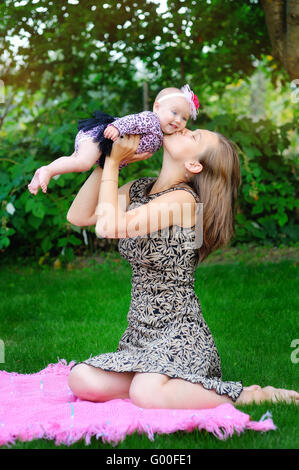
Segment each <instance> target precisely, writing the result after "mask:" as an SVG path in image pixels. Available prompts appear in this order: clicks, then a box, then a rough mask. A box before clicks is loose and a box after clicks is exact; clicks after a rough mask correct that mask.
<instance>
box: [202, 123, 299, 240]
mask: <svg viewBox="0 0 299 470" xmlns="http://www.w3.org/2000/svg"><path fill="white" fill-rule="evenodd" d="M206 127H207V128H208V129H210V130H214V131H217V132H220V133H222V134H224V135H226V136H227V135H229V136H230V139H231V140H232V141H233V142H235V144H236V145H237V147H238V150H239V155H240V161H241V174H242V185H241V189H240V196H239V209H238V213H237V216H236V237H235V241H240V242H248V241H256V242H262V243H290V242H295V241H298V225H297V224H296V208H298V207H299V203H298V199H297V197H296V182H297V181H296V168H295V163H294V162H293V160H292V159H290V158H285V157H284V156H283V151H284V150H285V149H286V148H288V146H289V145H290V138H289V132H290V131H291V130H295V129H296V123H295V122H291V123H288V124H285V125H283V126H281V127H280V128H277V127H276V126H275V125H274V124H273V122H271V121H269V120H260V121H258V122H253V121H252V120H251V119H249V118H242V119H240V118H239V116H238V115H233V114H229V115H224V114H222V115H219V116H216V117H214V118H213V119H212V120H211V122H210V123H209V124H208V125H207V126H206Z"/></svg>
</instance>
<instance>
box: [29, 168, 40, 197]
mask: <svg viewBox="0 0 299 470" xmlns="http://www.w3.org/2000/svg"><path fill="white" fill-rule="evenodd" d="M39 187H40V181H39V170H36V172H35V173H34V176H33V178H32V180H31V181H30V183H29V184H28V189H29V191H30V192H31V194H35V195H36V194H37V193H38V189H39Z"/></svg>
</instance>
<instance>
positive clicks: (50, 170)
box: [28, 139, 101, 194]
mask: <svg viewBox="0 0 299 470" xmlns="http://www.w3.org/2000/svg"><path fill="white" fill-rule="evenodd" d="M100 156H101V152H100V150H99V147H98V144H97V143H95V142H93V141H92V140H91V139H88V140H84V141H83V142H81V143H80V144H79V147H78V151H77V152H74V153H73V154H72V155H70V156H63V157H60V158H57V159H56V160H54V161H53V162H52V163H50V164H49V165H45V166H42V167H41V168H39V169H38V170H37V171H36V172H35V174H34V177H33V179H32V180H31V182H30V183H29V185H28V189H29V191H30V192H31V193H32V194H37V193H38V190H39V188H42V191H43V192H44V193H46V192H47V186H48V184H49V182H50V179H51V178H53V176H56V175H62V174H64V173H73V172H75V173H81V172H83V171H88V170H90V168H91V167H92V166H93V165H94V164H95V163H96V161H97V160H98V159H99V158H100Z"/></svg>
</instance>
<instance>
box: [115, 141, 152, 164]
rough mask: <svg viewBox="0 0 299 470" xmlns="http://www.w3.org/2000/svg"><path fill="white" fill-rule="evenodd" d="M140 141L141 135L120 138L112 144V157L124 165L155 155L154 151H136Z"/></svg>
mask: <svg viewBox="0 0 299 470" xmlns="http://www.w3.org/2000/svg"><path fill="white" fill-rule="evenodd" d="M139 141H140V136H139V135H126V136H124V137H121V138H118V139H117V140H116V142H115V143H114V144H113V146H112V151H111V155H110V158H111V159H112V160H114V161H115V162H116V163H118V164H120V163H121V164H122V165H124V164H128V163H134V162H138V161H140V160H146V159H147V158H150V157H151V156H152V155H153V154H152V153H149V152H145V153H138V154H136V153H135V152H136V150H137V148H138V145H139Z"/></svg>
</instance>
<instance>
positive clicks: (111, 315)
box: [0, 255, 299, 449]
mask: <svg viewBox="0 0 299 470" xmlns="http://www.w3.org/2000/svg"><path fill="white" fill-rule="evenodd" d="M0 272H1V276H0V291H1V303H0V339H2V340H3V341H4V344H5V363H4V364H0V368H1V369H3V370H7V371H9V372H11V371H14V372H18V373H33V372H37V371H39V370H41V369H43V368H45V367H46V366H47V364H49V363H56V362H57V358H60V359H66V360H67V362H70V361H71V360H76V361H81V360H84V359H86V358H88V357H89V356H90V355H91V354H92V355H96V354H99V353H102V352H108V351H113V350H115V348H116V347H117V344H118V339H119V337H120V336H121V334H122V332H123V330H124V329H125V328H126V316H127V312H128V309H129V304H130V289H131V285H130V278H131V268H130V266H129V265H128V263H127V262H126V261H125V260H123V259H121V258H120V257H119V255H116V256H115V260H114V261H113V259H110V260H106V261H104V262H103V263H101V264H96V263H94V264H92V265H90V266H86V267H82V268H80V269H74V270H71V271H67V270H56V271H55V270H53V269H43V270H41V269H40V270H37V269H33V268H30V267H20V266H18V267H12V266H10V267H3V266H2V267H1V269H0ZM296 274H297V267H296V262H294V260H291V259H287V260H283V261H280V262H276V263H271V262H266V263H261V262H256V263H246V262H243V261H240V262H234V263H226V264H224V263H217V264H206V265H205V264H203V265H202V266H201V267H199V268H198V269H197V271H196V283H195V290H196V294H197V295H198V297H199V299H200V302H201V305H202V310H203V315H204V317H205V319H206V321H207V323H208V325H209V327H210V329H211V331H212V333H213V335H214V338H215V341H216V344H217V347H218V350H219V353H220V356H221V358H222V369H223V379H224V380H242V381H243V384H244V385H245V386H246V385H250V384H253V383H257V384H260V385H261V386H265V385H273V386H275V387H279V388H290V389H297V390H298V388H299V387H298V383H299V381H298V378H299V377H298V375H299V374H298V372H299V364H298V363H297V364H295V363H293V362H292V361H291V353H292V351H293V350H292V348H291V346H290V345H291V342H292V340H293V339H296V338H298V337H299V333H298V294H297V292H298V288H297V279H296ZM297 356H298V355H297ZM238 408H239V409H240V410H241V411H244V412H246V413H248V414H250V415H251V417H252V419H254V420H259V419H260V418H261V416H262V414H264V413H265V412H266V411H267V410H270V411H271V412H272V416H273V421H274V423H275V425H276V426H277V430H276V431H269V432H266V433H264V434H263V433H259V432H254V431H245V432H244V433H243V434H241V435H240V436H238V435H237V434H235V435H234V436H233V437H232V438H229V439H228V440H226V441H220V440H218V439H217V438H216V437H214V436H213V435H212V434H210V433H208V432H205V431H201V432H199V431H194V432H192V433H188V432H177V433H174V434H171V435H156V436H155V440H154V441H150V440H149V439H148V438H147V436H146V435H138V434H137V433H135V434H133V435H131V436H128V437H127V438H126V439H125V440H124V441H123V442H122V443H120V444H119V445H118V446H116V447H115V449H145V448H146V449H204V448H206V449H297V448H298V422H299V419H298V417H299V412H298V407H296V406H295V405H284V404H275V405H274V404H270V403H264V404H262V405H250V406H242V407H238ZM59 447H60V448H64V447H65V446H59ZM85 447H86V445H85V441H84V440H82V441H79V442H77V443H76V444H74V445H72V446H70V448H85ZM13 448H21V449H40V448H44V449H45V448H46V449H48V448H53V449H54V448H56V446H55V444H54V443H53V442H52V441H47V440H35V441H31V442H28V443H24V442H17V443H16V444H15V445H14V446H13ZM88 448H99V449H111V448H112V446H111V445H108V444H103V443H102V441H101V440H96V439H95V438H93V439H92V441H91V444H90V446H88Z"/></svg>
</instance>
